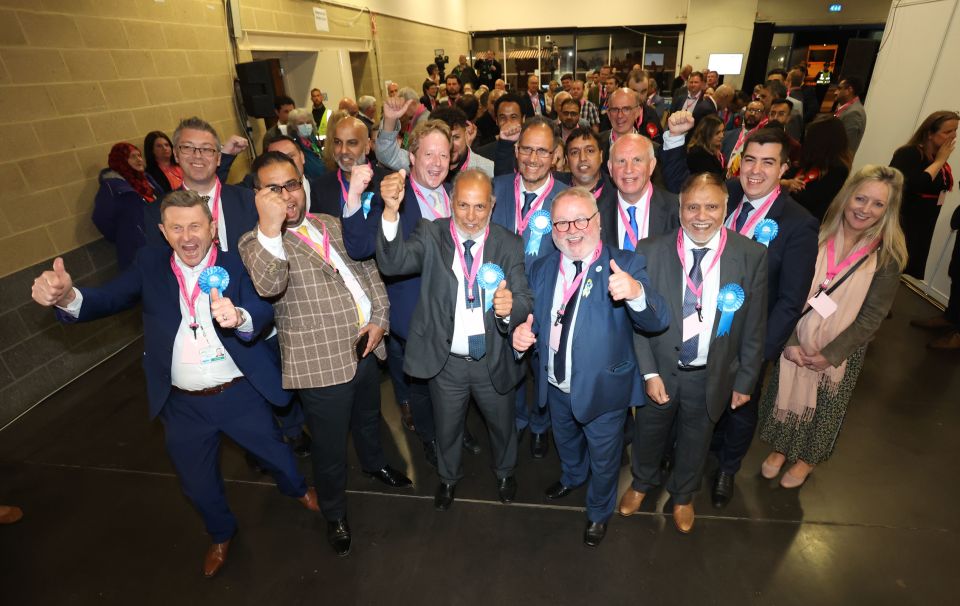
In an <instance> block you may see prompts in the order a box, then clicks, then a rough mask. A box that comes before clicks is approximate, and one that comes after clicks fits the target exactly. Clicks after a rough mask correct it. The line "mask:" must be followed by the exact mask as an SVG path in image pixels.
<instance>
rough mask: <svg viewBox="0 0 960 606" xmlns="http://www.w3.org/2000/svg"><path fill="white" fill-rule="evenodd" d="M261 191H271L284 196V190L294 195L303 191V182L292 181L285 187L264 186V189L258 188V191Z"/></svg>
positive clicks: (284, 185)
mask: <svg viewBox="0 0 960 606" xmlns="http://www.w3.org/2000/svg"><path fill="white" fill-rule="evenodd" d="M260 189H269V190H270V191H272V192H273V193H275V194H282V193H283V190H287V191H288V192H289V193H291V194H292V193H293V192H295V191H300V190H301V189H303V181H298V180H296V179H290V180H289V181H287V182H286V183H284V184H283V185H264V186H263V187H261V188H258V189H257V191H259V190H260Z"/></svg>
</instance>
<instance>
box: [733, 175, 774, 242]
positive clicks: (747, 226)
mask: <svg viewBox="0 0 960 606" xmlns="http://www.w3.org/2000/svg"><path fill="white" fill-rule="evenodd" d="M779 196H780V186H779V185H778V186H777V189H775V190H773V191H772V192H770V195H769V196H768V197H767V201H766V202H764V203H763V204H761V205H760V207H759V208H755V209H754V210H753V215H752V216H751V217H750V218H749V219H747V222H746V223H744V224H743V229H742V230H740V232H739V233H740V235H741V236H745V235H747V234H749V233H750V230H751V229H753V226H754V225H756V224H757V223H759V222H760V219H762V218H763V217H764V216H765V215H766V213H767V211H768V210H770V207H771V206H773V203H774V202H776V200H777V198H778V197H779ZM742 208H743V204H742V203H741V204H739V205H738V206H737V210H735V211H734V212H733V215H732V216H731V217H730V226H731V227H733V226H735V225H736V224H737V218H738V217H740V209H742Z"/></svg>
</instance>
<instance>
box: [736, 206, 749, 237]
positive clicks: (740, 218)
mask: <svg viewBox="0 0 960 606" xmlns="http://www.w3.org/2000/svg"><path fill="white" fill-rule="evenodd" d="M752 212H753V204H750V203H749V202H747V201H746V200H744V201H743V204H741V205H740V214H739V215H737V224H736V225H734V226H733V228H734V230H736V232H737V233H738V234H739V233H740V230H741V229H743V226H744V225H746V224H747V217H748V216H750V213H752Z"/></svg>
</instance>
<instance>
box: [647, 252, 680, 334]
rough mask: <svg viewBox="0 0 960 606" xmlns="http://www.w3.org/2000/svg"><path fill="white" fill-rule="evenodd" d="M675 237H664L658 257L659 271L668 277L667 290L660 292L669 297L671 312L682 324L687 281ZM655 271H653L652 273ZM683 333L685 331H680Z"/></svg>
mask: <svg viewBox="0 0 960 606" xmlns="http://www.w3.org/2000/svg"><path fill="white" fill-rule="evenodd" d="M675 243H676V239H675V238H663V245H662V248H663V250H661V251H659V252H660V254H658V255H657V257H658V261H657V263H658V266H659V271H660V272H663V275H664V276H667V278H666V282H665V283H666V284H668V285H669V286H668V288H666V289H664V290H665V291H666V292H663V291H661V292H660V294H661V295H663V296H664V297H665V298H666V299H667V303H668V304H669V305H670V312H671V313H672V314H673V317H674V318H675V321H676V322H678V323H680V324H681V325H682V323H683V293H684V292H685V290H686V288H687V285H686V281H685V280H684V279H683V265H681V264H680V257H678V256H677V248H676V246H675ZM647 262H648V263H649V262H650V258H649V257H648V258H647ZM652 273H653V272H651V274H652ZM680 332H681V334H682V333H683V331H682V330H681V331H680Z"/></svg>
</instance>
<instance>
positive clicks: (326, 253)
mask: <svg viewBox="0 0 960 606" xmlns="http://www.w3.org/2000/svg"><path fill="white" fill-rule="evenodd" d="M306 216H307V217H309V218H310V219H316V220H317V221H318V222H319V223H320V227H322V228H323V244H317V243H316V242H314V241H313V239H312V238H308V237H307V236H305V235H303V234H301V233H300V232H298V231H297V230H295V229H294V230H289V229H288V230H287V231H289V232H290V233H291V234H293V235H294V236H296V237H297V238H300V240H301V241H303V243H304V244H306V245H307V246H309V247H310V248H312V249H313V250H315V251H316V252H318V253H320V256H321V257H323V260H324V261H326V262H327V264H328V265H330V267H332V268H333V271H337V268H336V266H335V265H334V264H333V260H332V259H331V258H330V238H329V237H328V236H327V225H326V223H324V222H323V221H320V220H319V219H317V218H316V217H314V216H313V215H311V214H310V213H307V214H306ZM306 224H307V223H306V219H304V222H303V223H301V224H300V225H301V226H303V225H306Z"/></svg>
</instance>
